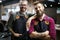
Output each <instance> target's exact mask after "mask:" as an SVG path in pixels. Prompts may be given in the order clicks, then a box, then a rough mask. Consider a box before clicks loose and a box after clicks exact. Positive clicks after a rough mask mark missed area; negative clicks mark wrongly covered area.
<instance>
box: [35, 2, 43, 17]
mask: <svg viewBox="0 0 60 40" xmlns="http://www.w3.org/2000/svg"><path fill="white" fill-rule="evenodd" d="M35 11H36V14H37V16H39V17H40V16H42V15H43V12H44V6H43V5H42V4H40V3H38V4H36V5H35Z"/></svg>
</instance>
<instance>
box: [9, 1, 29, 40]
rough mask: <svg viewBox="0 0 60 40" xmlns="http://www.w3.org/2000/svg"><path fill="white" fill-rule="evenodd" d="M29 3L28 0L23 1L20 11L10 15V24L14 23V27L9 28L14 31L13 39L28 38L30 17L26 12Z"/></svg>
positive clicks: (22, 39)
mask: <svg viewBox="0 0 60 40" xmlns="http://www.w3.org/2000/svg"><path fill="white" fill-rule="evenodd" d="M27 5H28V2H27V1H21V2H20V11H19V12H17V13H16V15H11V16H10V19H9V20H10V21H9V22H8V26H10V25H12V27H8V28H9V30H10V31H11V33H12V38H11V40H26V21H27V18H28V17H27V12H26V9H27ZM14 17H15V18H14ZM12 22H13V23H12ZM11 23H12V24H11Z"/></svg>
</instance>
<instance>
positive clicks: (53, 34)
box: [49, 18, 56, 40]
mask: <svg viewBox="0 0 60 40" xmlns="http://www.w3.org/2000/svg"><path fill="white" fill-rule="evenodd" d="M49 21H50V25H49V34H50V36H51V38H52V39H53V40H56V30H55V22H54V20H53V19H52V18H51V19H50V20H49Z"/></svg>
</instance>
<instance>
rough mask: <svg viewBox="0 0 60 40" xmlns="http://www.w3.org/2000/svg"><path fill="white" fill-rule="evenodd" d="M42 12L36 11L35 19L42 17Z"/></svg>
mask: <svg viewBox="0 0 60 40" xmlns="http://www.w3.org/2000/svg"><path fill="white" fill-rule="evenodd" d="M43 13H44V12H42V11H37V12H36V14H37V17H41V16H42V15H43Z"/></svg>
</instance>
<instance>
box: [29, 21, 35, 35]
mask: <svg viewBox="0 0 60 40" xmlns="http://www.w3.org/2000/svg"><path fill="white" fill-rule="evenodd" d="M33 31H34V20H31V23H30V27H29V34H31V33H32V32H33Z"/></svg>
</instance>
